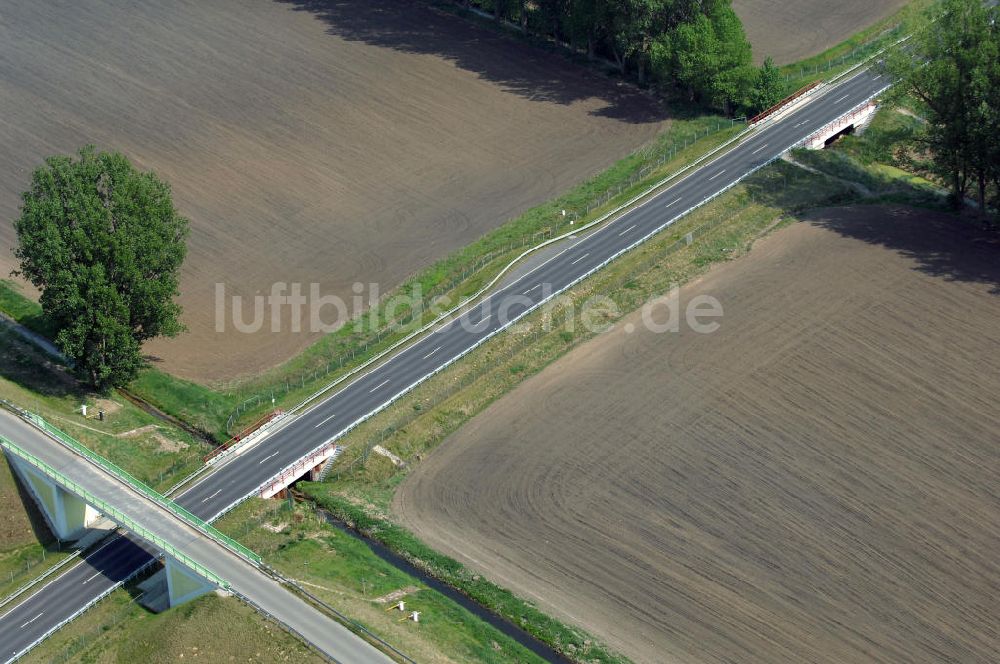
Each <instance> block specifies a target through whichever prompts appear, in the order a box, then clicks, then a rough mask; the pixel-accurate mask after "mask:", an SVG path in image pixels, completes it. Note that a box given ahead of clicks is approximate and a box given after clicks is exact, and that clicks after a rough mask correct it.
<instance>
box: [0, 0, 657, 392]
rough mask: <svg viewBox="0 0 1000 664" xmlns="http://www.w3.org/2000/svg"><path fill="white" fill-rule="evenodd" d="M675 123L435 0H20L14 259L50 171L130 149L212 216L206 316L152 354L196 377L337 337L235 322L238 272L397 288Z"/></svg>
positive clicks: (201, 234) (263, 287)
mask: <svg viewBox="0 0 1000 664" xmlns="http://www.w3.org/2000/svg"><path fill="white" fill-rule="evenodd" d="M664 121H665V117H664V114H663V111H662V109H660V108H659V107H658V106H657V105H656V104H654V103H653V102H651V101H650V100H649V99H648V98H647V97H645V96H642V95H639V94H637V93H634V92H632V91H631V89H629V88H625V87H619V86H617V85H616V84H615V83H614V82H613V81H611V80H609V79H607V78H604V77H602V76H600V75H597V74H593V73H589V72H588V71H587V70H585V69H582V68H579V67H576V66H574V65H571V64H569V63H568V62H565V61H563V60H561V59H560V58H559V57H556V56H553V55H551V54H548V53H544V52H542V51H539V50H535V49H532V48H529V47H527V46H524V45H522V44H519V43H517V42H514V41H512V40H509V39H505V38H501V37H499V36H497V35H494V34H493V33H491V32H488V31H485V30H480V29H477V28H475V27H474V26H473V25H471V24H470V23H469V22H467V21H465V20H462V19H459V18H456V17H452V16H448V15H443V14H440V13H437V12H435V11H433V10H431V9H429V8H428V7H427V6H425V5H422V4H420V3H418V2H409V1H407V0H379V1H377V2H370V1H367V0H365V1H361V0H358V1H348V2H332V1H331V2H321V1H307V0H284V1H281V0H279V1H269V0H256V1H254V2H245V1H243V0H212V1H211V2H202V1H198V0H163V1H158V2H138V3H136V2H127V1H125V0H86V1H81V2H63V3H51V2H37V1H35V0H10V1H6V2H3V3H2V5H0V146H2V147H3V149H2V150H0V218H3V219H4V220H5V222H4V223H2V224H0V245H2V251H0V272H2V273H3V274H4V275H6V273H7V272H8V271H9V269H10V267H11V261H12V256H11V254H10V248H11V247H12V246H13V244H14V234H13V229H12V227H11V225H10V223H9V222H10V220H12V219H13V218H14V217H15V216H16V214H17V206H18V204H19V193H20V192H21V191H22V190H24V189H25V188H26V187H27V185H28V183H29V177H30V172H31V169H33V168H34V167H35V166H37V165H38V164H39V163H41V161H42V159H43V158H44V157H46V156H48V155H51V154H57V153H68V152H73V151H75V150H76V149H77V148H78V147H79V146H80V145H82V144H85V143H95V144H97V145H98V147H100V148H105V149H118V150H121V151H123V152H124V153H125V154H127V155H128V156H129V157H130V158H131V159H133V160H134V161H135V162H136V163H137V164H138V165H139V166H140V167H142V168H145V169H152V170H155V171H156V172H157V173H159V174H160V175H161V176H162V177H163V178H165V179H166V180H167V181H169V182H170V183H171V184H172V185H173V188H174V193H175V200H176V202H177V203H178V206H179V207H180V209H181V211H182V212H183V213H184V214H185V215H187V216H189V217H190V218H191V220H192V226H193V228H192V231H193V232H192V235H191V240H190V253H189V256H188V259H187V263H186V264H185V266H184V272H183V278H182V284H181V290H182V295H181V303H182V304H183V306H184V309H185V314H184V320H185V322H186V323H187V325H188V327H189V328H190V331H189V332H188V333H187V334H186V335H184V336H183V337H181V338H178V339H176V340H171V341H165V342H157V343H152V344H150V345H149V346H148V347H147V350H148V351H149V352H150V353H152V354H153V355H156V356H159V357H162V358H163V359H164V366H165V368H166V369H168V370H170V371H172V372H174V373H177V374H180V375H182V376H186V377H189V378H195V379H222V378H227V377H231V376H234V375H240V374H247V373H252V372H255V371H258V370H260V369H263V368H266V367H270V366H272V365H274V364H276V363H278V362H280V361H281V360H284V359H286V358H288V357H290V356H292V355H294V354H295V353H296V352H297V351H299V350H301V349H302V348H303V347H305V346H306V345H307V344H308V343H310V342H311V341H313V340H315V338H316V336H317V335H316V334H308V333H299V334H295V333H291V332H290V331H289V328H290V325H289V319H288V316H287V313H286V317H285V320H284V324H283V331H282V332H281V333H273V332H271V331H270V329H269V326H265V330H264V331H262V332H259V333H256V334H240V333H234V332H232V325H231V324H229V325H228V329H229V333H227V334H217V333H216V332H215V316H214V292H215V284H216V283H217V282H218V283H224V284H227V286H228V289H229V291H230V292H235V293H239V294H242V295H245V296H252V295H253V294H255V293H257V292H261V293H267V292H269V291H270V288H271V285H272V283H274V282H278V281H284V282H303V283H305V284H309V283H311V282H317V283H319V284H321V291H322V293H324V294H337V295H340V296H341V297H344V298H345V299H346V300H347V301H350V297H351V296H352V292H351V286H352V285H353V284H354V283H355V282H362V283H369V282H378V283H379V284H380V286H381V290H382V291H383V292H385V291H386V290H388V289H389V288H391V287H392V286H394V285H397V284H399V283H400V282H401V281H402V280H403V279H404V278H405V277H406V276H408V275H410V274H412V273H414V272H415V271H417V270H418V269H420V268H422V267H424V266H427V265H428V264H430V263H431V262H433V261H434V260H435V259H438V258H441V257H443V256H445V255H447V254H448V253H449V252H451V251H453V250H455V249H457V248H459V247H462V246H464V245H466V244H468V243H469V242H470V241H471V240H473V239H475V238H477V237H479V236H481V235H482V234H484V233H485V232H487V231H489V230H490V229H492V228H494V227H496V226H498V225H499V224H501V223H502V222H503V221H505V220H507V219H509V218H510V217H513V216H516V215H517V214H518V213H520V212H522V211H524V210H525V209H526V208H528V207H530V206H531V205H533V204H537V203H540V202H542V201H544V200H547V199H549V198H551V197H553V196H554V195H556V194H558V193H560V192H561V191H563V190H565V189H567V188H568V187H570V186H571V185H572V184H574V183H576V182H579V181H580V180H582V179H584V178H586V177H587V176H590V175H592V174H594V173H595V172H597V171H599V170H601V169H603V168H604V167H606V166H608V165H610V164H611V163H613V162H614V161H615V160H616V159H618V158H620V157H622V156H624V155H625V154H627V153H629V152H630V151H632V150H633V149H635V148H636V147H637V146H639V145H641V144H643V143H645V142H646V141H648V140H649V139H651V138H652V137H653V136H654V135H655V134H656V133H657V132H658V131H659V130H660V129H661V128H662V127H663V123H664ZM305 290H306V292H308V287H306V288H305ZM251 313H252V312H251V310H250V308H249V306H248V308H247V311H246V315H247V319H248V320H249V319H250V318H251ZM307 320H308V319H307Z"/></svg>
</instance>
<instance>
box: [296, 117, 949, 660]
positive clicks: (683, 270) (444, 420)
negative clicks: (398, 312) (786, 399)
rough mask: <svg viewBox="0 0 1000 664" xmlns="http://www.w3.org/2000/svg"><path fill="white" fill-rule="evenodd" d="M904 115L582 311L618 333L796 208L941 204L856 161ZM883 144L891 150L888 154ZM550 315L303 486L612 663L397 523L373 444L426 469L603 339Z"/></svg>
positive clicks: (802, 157) (805, 157) (551, 633)
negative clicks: (607, 302) (449, 443)
mask: <svg viewBox="0 0 1000 664" xmlns="http://www.w3.org/2000/svg"><path fill="white" fill-rule="evenodd" d="M897 115H899V114H898V113H896V112H895V111H893V110H885V111H883V112H881V113H880V114H879V116H878V118H877V119H876V121H875V123H874V125H873V128H872V132H871V138H870V139H869V138H855V139H853V140H851V141H846V142H845V143H844V147H843V148H841V149H837V150H834V151H825V152H812V153H806V154H797V155H796V157H795V159H796V160H797V161H799V162H800V163H804V165H805V166H807V167H808V168H810V169H813V170H815V171H820V172H819V173H815V172H812V171H810V170H806V169H804V168H801V167H799V166H796V165H793V164H789V163H786V162H778V163H776V164H774V165H772V166H770V167H768V168H767V169H765V170H764V171H761V172H760V173H758V174H757V175H755V176H754V177H752V178H750V179H749V180H748V181H746V182H745V183H744V184H743V185H741V186H739V187H737V188H735V189H734V190H732V191H730V192H729V193H727V194H726V195H724V196H723V197H721V198H719V199H718V200H716V201H714V202H712V203H711V204H709V205H707V206H705V207H703V208H702V209H700V210H698V211H696V212H695V213H693V214H692V215H690V216H689V217H688V218H687V219H685V220H683V221H682V222H679V223H678V225H677V226H676V227H674V228H673V229H671V230H670V231H667V232H665V233H664V234H662V237H661V238H659V239H657V240H655V241H653V242H650V243H649V244H647V245H646V246H644V247H642V248H639V249H637V250H636V251H634V252H633V253H631V254H630V255H628V256H625V257H623V258H622V259H620V260H619V261H617V262H616V263H615V264H613V265H611V266H609V267H608V268H606V269H605V270H603V271H602V272H601V273H599V274H597V275H595V276H594V277H591V278H590V279H588V280H587V281H585V282H583V283H582V284H580V285H579V286H577V287H576V288H574V289H573V298H572V302H573V304H574V306H575V308H576V309H577V310H579V308H580V307H579V305H580V304H581V303H582V302H583V301H584V300H585V299H586V298H588V297H589V296H592V295H595V294H603V295H607V296H609V297H610V298H611V300H612V301H613V302H614V303H615V305H616V307H615V308H616V309H617V311H618V312H620V313H609V314H607V315H606V316H605V321H606V324H607V325H613V324H614V322H615V320H617V319H618V318H619V317H620V314H623V313H627V312H628V311H631V310H634V309H635V308H637V307H638V306H639V305H640V304H641V303H643V302H645V301H647V300H648V299H649V298H651V297H654V296H656V295H657V294H659V293H662V292H664V291H665V290H666V289H667V288H668V287H669V285H670V284H674V283H677V284H681V283H684V282H685V281H688V280H690V279H691V278H693V277H695V276H697V275H698V274H701V273H702V272H704V271H705V270H706V269H708V267H709V266H710V265H712V264H713V263H716V262H719V261H725V260H731V259H733V258H735V257H738V256H740V255H741V254H743V253H745V252H746V251H748V250H749V248H750V246H751V244H752V243H753V241H754V239H756V238H758V237H760V236H761V235H762V234H763V233H766V232H769V231H770V230H771V229H773V228H776V227H779V226H780V225H782V224H784V223H789V222H790V221H791V220H793V219H794V216H795V214H796V213H797V212H801V211H804V210H806V209H810V208H815V207H820V206H826V205H835V204H842V203H847V202H852V201H865V202H905V203H909V204H916V205H927V206H935V207H940V206H941V205H942V202H941V199H940V197H939V196H938V195H937V194H936V193H935V192H934V191H932V190H931V189H929V188H928V187H927V186H926V185H925V184H924V183H923V182H920V181H914V180H913V178H912V177H911V176H908V175H906V174H903V175H899V173H902V172H901V171H899V172H898V173H897V172H896V171H887V170H886V169H885V166H884V165H882V164H878V163H874V162H872V163H869V164H864V163H862V162H860V161H858V160H857V159H855V158H854V157H852V156H851V154H852V152H858V151H863V150H869V151H872V150H874V151H877V150H879V149H883V148H885V147H886V146H885V145H884V144H886V143H890V142H891V140H890V138H889V137H891V136H892V135H893V130H894V129H895V128H897V122H898V120H897V118H896V117H895V116H897ZM879 144H883V145H882V147H881V148H880V147H878V146H879ZM859 184H860V185H861V186H858V185H859ZM688 232H695V234H696V235H698V234H700V237H699V238H698V239H696V240H695V242H694V243H693V244H691V245H690V246H687V245H686V244H685V243H684V242H683V241H682V238H683V237H684V235H685V234H686V233H688ZM547 317H550V318H551V317H555V318H556V319H560V320H561V319H562V315H561V314H560V313H559V310H558V309H556V310H554V311H550V312H541V313H536V314H534V315H532V316H531V317H529V320H528V321H527V323H528V325H527V327H528V329H527V330H522V331H521V332H518V333H512V334H506V335H502V336H500V337H498V338H496V339H494V340H493V341H491V342H490V343H488V344H486V345H484V346H483V347H481V348H480V349H478V350H476V351H474V352H473V353H472V354H470V355H469V356H468V357H467V359H466V360H464V361H463V362H461V363H459V364H458V365H455V366H454V367H451V368H450V369H448V370H447V371H445V372H443V373H442V374H440V375H439V376H437V377H435V378H433V379H431V380H430V381H428V382H427V383H426V384H424V385H423V386H421V387H419V388H417V390H415V391H414V392H413V393H412V394H410V395H408V396H407V397H405V398H403V399H401V400H400V401H399V402H397V403H396V404H394V405H393V406H391V407H390V408H389V409H387V410H386V411H384V412H383V413H381V414H379V415H378V416H376V417H375V418H373V419H372V420H371V421H369V422H367V423H365V424H364V425H362V426H360V427H359V428H358V429H356V430H355V431H353V432H351V433H350V434H348V436H347V437H346V438H345V440H344V443H345V444H346V445H349V446H350V447H349V452H348V453H347V455H346V456H345V458H344V460H343V461H342V462H341V463H342V464H343V467H344V468H348V469H350V470H348V471H347V472H345V473H343V476H342V477H339V478H338V477H334V478H333V479H331V480H330V481H328V482H326V483H323V484H304V485H302V488H303V490H304V491H305V492H306V493H307V495H309V496H310V498H311V499H313V500H315V501H316V502H317V503H318V504H320V505H322V506H323V507H325V508H327V509H328V510H330V511H331V512H333V513H334V514H335V515H337V516H338V517H340V518H342V519H343V520H344V521H346V522H348V523H351V524H354V525H355V527H357V528H358V529H359V530H361V531H362V532H364V533H366V534H368V535H369V536H371V537H373V538H374V539H376V540H378V541H380V542H382V543H384V544H386V545H387V546H389V548H391V549H392V550H394V551H396V552H397V553H400V554H402V555H404V556H405V557H407V558H408V559H410V560H411V561H413V562H415V563H416V564H417V565H418V566H420V567H421V568H424V569H426V570H428V571H430V572H431V573H432V574H433V575H434V576H436V577H438V578H439V579H441V580H444V581H446V582H447V583H449V584H451V585H452V586H454V587H456V588H458V589H460V590H461V591H462V592H464V593H466V594H467V595H469V596H471V597H473V598H475V599H476V600H477V601H479V602H480V603H482V604H483V605H485V606H487V607H489V608H491V609H492V610H494V611H495V612H497V613H499V614H501V615H504V616H506V617H507V618H508V619H510V620H512V621H513V622H515V623H518V624H521V625H523V626H524V627H525V628H526V629H528V630H529V631H530V632H532V633H533V634H535V635H536V636H538V637H539V638H541V639H542V640H543V641H545V642H547V643H550V644H553V645H555V646H557V647H561V648H562V649H563V650H564V652H567V653H569V654H572V655H573V656H575V657H581V658H587V659H590V660H594V659H596V660H604V659H605V658H607V660H606V661H614V660H613V655H611V654H609V653H595V652H592V651H591V652H586V654H584V648H583V647H581V639H580V637H579V635H578V634H577V633H576V632H575V630H573V629H572V628H571V627H567V626H565V625H562V624H559V623H558V622H556V621H554V620H552V619H550V618H548V617H547V616H545V615H543V614H541V613H540V612H538V611H537V610H536V609H535V608H534V607H533V606H532V605H531V603H529V602H526V601H524V600H522V599H520V598H517V597H515V596H513V595H512V594H511V593H509V592H508V591H506V590H504V589H503V588H499V587H497V586H495V585H494V584H492V583H490V582H489V581H488V580H486V579H484V578H482V577H481V576H479V575H477V574H475V573H474V572H472V571H471V570H469V569H467V568H465V567H464V566H463V565H461V564H459V563H458V562H456V561H454V560H452V559H450V558H448V557H446V556H443V555H440V554H438V553H437V552H435V551H433V550H431V549H430V548H429V547H427V546H426V545H424V544H423V543H422V542H420V541H419V540H418V539H417V538H415V537H414V536H413V535H412V534H410V533H409V532H407V531H406V530H405V529H403V528H401V527H399V526H398V525H396V524H394V523H392V522H391V520H390V519H389V517H388V513H389V503H390V501H391V498H392V495H393V493H394V491H395V488H396V487H397V486H398V485H399V483H400V482H401V481H402V480H403V479H404V478H405V476H406V472H407V471H406V469H405V468H397V467H395V465H394V464H393V463H392V462H391V461H390V460H389V459H387V458H385V457H383V456H379V455H375V454H371V455H368V454H366V452H367V450H368V449H369V448H370V446H371V445H372V444H374V443H380V444H381V445H382V446H384V447H386V448H388V449H389V450H390V451H392V452H393V453H395V454H396V455H398V456H400V457H402V458H403V459H404V460H405V461H406V462H408V463H414V462H419V459H420V458H421V457H422V456H423V455H425V454H427V453H428V452H429V451H431V450H432V449H433V448H434V447H435V446H436V445H438V444H439V443H440V442H442V441H443V440H444V439H445V438H446V437H447V436H448V435H449V434H450V433H451V432H453V431H455V430H457V428H458V427H459V426H461V425H462V424H463V423H465V422H466V421H468V420H469V419H470V418H471V417H473V416H474V415H475V414H476V413H478V412H481V411H482V410H483V409H484V408H486V407H487V406H488V405H489V404H490V403H492V402H493V401H494V400H496V399H498V398H499V397H501V396H502V395H503V394H505V393H506V392H508V391H510V390H511V389H512V388H513V387H514V386H516V385H517V384H518V383H520V382H521V381H522V380H524V379H525V378H527V377H528V376H530V375H532V374H534V373H537V372H538V371H540V370H541V369H543V368H544V367H545V366H547V365H548V364H549V363H551V362H552V361H554V360H555V359H557V358H558V357H560V356H562V355H563V354H565V353H566V352H568V351H569V350H570V349H571V348H572V347H574V346H575V345H577V344H579V343H581V342H583V341H585V340H586V339H587V338H589V337H591V336H592V335H593V332H590V331H587V330H585V329H583V328H582V327H581V326H580V325H575V326H574V327H573V329H567V328H566V327H564V326H562V325H560V326H555V327H554V328H553V329H551V330H550V331H544V330H543V325H542V324H543V322H544V321H545V320H546V318H547ZM570 645H572V646H573V647H572V648H571V647H570ZM591 645H592V647H593V641H592V640H591Z"/></svg>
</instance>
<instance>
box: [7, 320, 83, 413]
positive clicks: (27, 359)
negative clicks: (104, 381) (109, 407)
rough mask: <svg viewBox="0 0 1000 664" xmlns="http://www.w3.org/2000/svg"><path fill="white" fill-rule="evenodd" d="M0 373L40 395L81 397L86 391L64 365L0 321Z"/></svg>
mask: <svg viewBox="0 0 1000 664" xmlns="http://www.w3.org/2000/svg"><path fill="white" fill-rule="evenodd" d="M0 377H3V378H6V379H7V380H9V381H11V382H13V383H16V384H17V385H20V386H21V387H23V388H24V389H26V390H29V391H31V392H35V393H37V394H41V395H43V396H54V397H64V396H67V395H73V396H74V397H76V398H78V399H82V398H84V396H85V395H86V391H85V390H84V389H83V388H82V387H81V385H80V383H79V382H78V381H77V380H76V378H74V377H73V375H72V374H70V372H69V370H68V369H66V367H64V366H62V365H60V364H59V363H57V362H55V361H54V360H53V359H52V358H50V357H49V356H48V355H46V354H45V353H43V352H42V351H40V350H38V349H37V348H35V346H33V345H32V344H31V343H29V342H28V341H26V340H25V339H23V338H22V337H21V336H20V335H18V334H17V333H16V332H14V331H13V330H12V329H11V328H10V327H9V326H7V325H0Z"/></svg>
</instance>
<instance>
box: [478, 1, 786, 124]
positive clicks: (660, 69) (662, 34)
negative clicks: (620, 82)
mask: <svg viewBox="0 0 1000 664" xmlns="http://www.w3.org/2000/svg"><path fill="white" fill-rule="evenodd" d="M465 4H467V5H475V6H477V7H478V8H480V9H483V10H486V11H491V12H492V13H493V15H494V16H495V17H496V18H497V20H500V19H505V20H509V21H512V22H514V23H519V24H520V25H521V26H522V28H523V29H525V30H527V31H529V32H533V33H535V34H540V35H544V36H546V37H549V38H553V39H555V40H557V41H559V42H564V43H568V44H569V45H571V46H572V47H574V48H577V49H579V50H581V51H584V52H586V53H587V55H588V56H589V57H591V58H598V57H603V58H606V59H608V60H610V61H612V62H614V63H615V65H616V66H617V67H618V69H619V71H620V72H621V73H622V74H623V75H624V74H632V75H634V76H635V77H636V78H637V79H638V81H639V83H640V84H641V85H647V84H655V85H658V86H660V87H663V88H666V89H670V90H676V91H678V92H680V93H682V94H683V95H684V96H685V97H687V98H688V99H689V100H691V101H694V102H697V103H700V104H703V105H705V106H709V107H712V108H715V109H719V110H722V111H725V112H726V113H754V112H756V111H759V110H763V109H764V108H767V107H768V106H770V105H772V104H773V103H775V102H777V101H778V100H780V99H781V97H782V96H783V95H784V92H785V86H784V82H783V81H782V79H781V76H780V75H779V73H778V70H777V68H776V67H775V66H774V63H773V62H772V61H771V60H770V59H768V60H767V61H765V63H764V65H763V66H762V67H754V66H753V64H752V57H751V49H750V42H749V41H747V38H746V34H745V33H744V32H743V24H742V23H741V22H740V19H739V17H738V16H737V15H736V13H735V12H734V11H733V8H732V5H731V2H730V0H536V2H533V3H530V4H529V3H528V2H526V0H516V1H515V0H466V3H465Z"/></svg>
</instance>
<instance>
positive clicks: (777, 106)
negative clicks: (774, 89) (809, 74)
mask: <svg viewBox="0 0 1000 664" xmlns="http://www.w3.org/2000/svg"><path fill="white" fill-rule="evenodd" d="M822 84H823V81H813V82H812V83H810V84H809V85H807V86H805V87H804V88H800V89H799V90H797V91H795V92H793V93H792V94H790V95H789V96H787V97H785V98H784V99H782V100H781V101H779V102H778V103H777V104H775V105H774V106H772V107H771V108H769V109H767V110H766V111H762V112H760V113H758V114H757V115H755V116H753V117H752V118H750V122H748V123H747V124H755V123H757V122H760V121H761V120H763V119H764V118H766V117H767V116H769V115H772V114H774V113H777V112H778V111H780V110H781V109H782V108H784V107H785V106H788V105H789V104H790V103H792V102H793V101H795V100H796V99H798V98H799V97H801V96H802V95H804V94H806V93H808V92H810V91H811V90H814V89H816V88H818V87H819V86H820V85H822Z"/></svg>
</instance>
